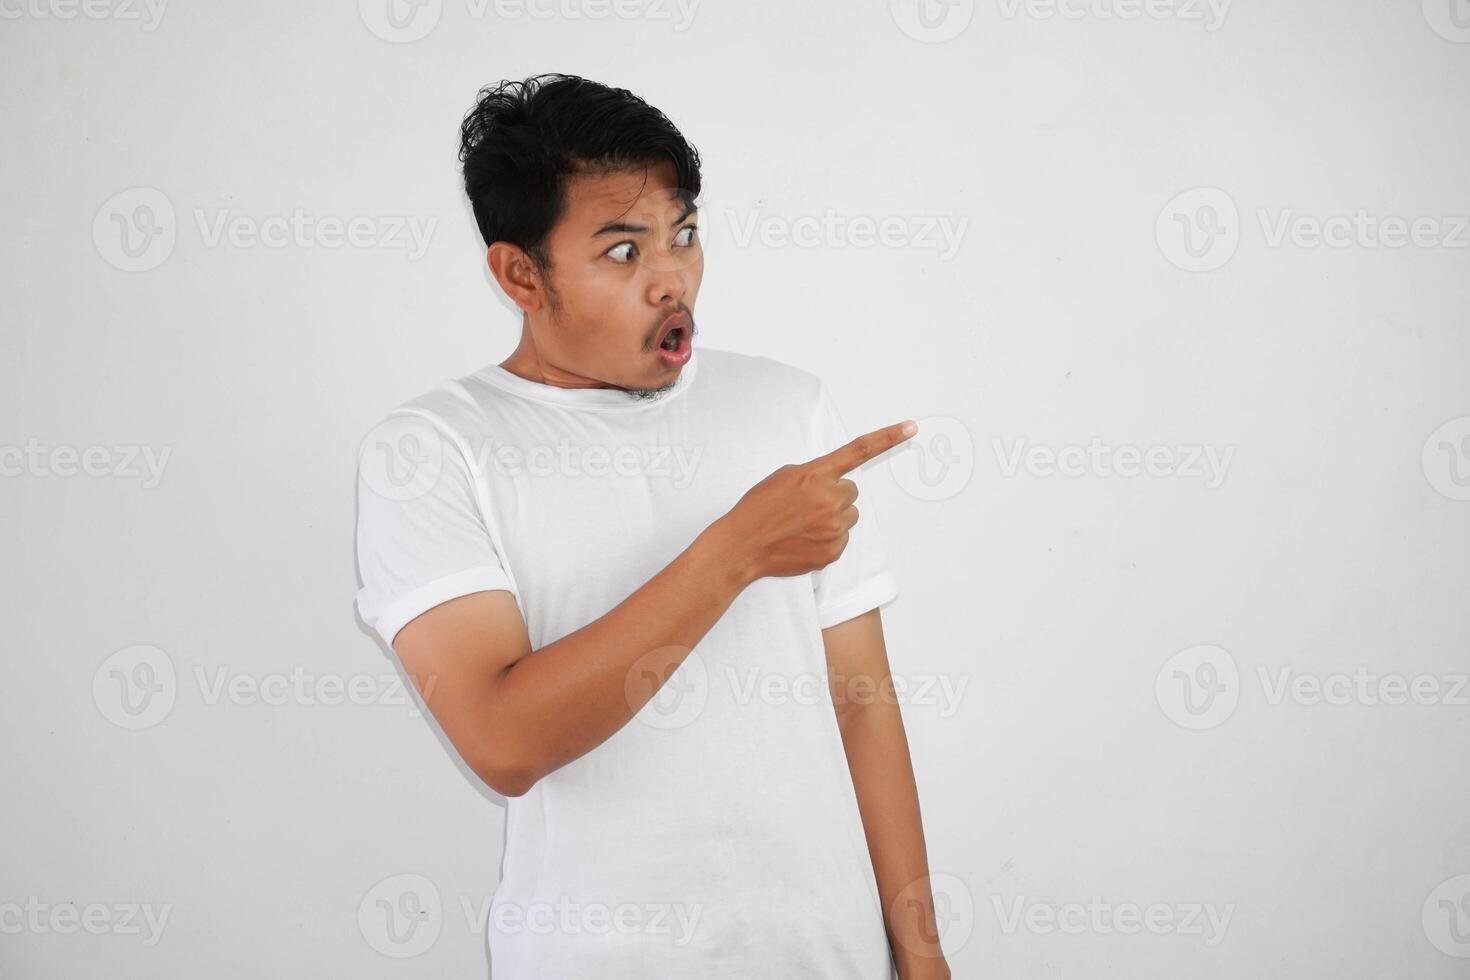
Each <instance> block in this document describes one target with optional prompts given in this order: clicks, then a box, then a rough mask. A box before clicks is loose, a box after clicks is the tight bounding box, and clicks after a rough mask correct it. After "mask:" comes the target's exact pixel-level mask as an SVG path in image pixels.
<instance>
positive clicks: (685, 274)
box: [647, 255, 693, 306]
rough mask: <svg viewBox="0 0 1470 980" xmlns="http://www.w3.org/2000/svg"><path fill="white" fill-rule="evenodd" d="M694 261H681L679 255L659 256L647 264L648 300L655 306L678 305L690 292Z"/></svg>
mask: <svg viewBox="0 0 1470 980" xmlns="http://www.w3.org/2000/svg"><path fill="white" fill-rule="evenodd" d="M691 264H692V263H689V262H679V261H678V260H677V257H674V258H671V257H670V256H667V255H664V256H659V257H658V259H656V260H654V261H653V262H652V263H651V264H649V265H648V266H647V269H648V301H649V302H650V303H652V304H653V305H654V306H677V305H679V304H682V303H683V302H684V301H685V298H686V297H687V296H688V294H689V282H690V277H691V275H692V274H693V270H692V269H691V268H690V265H691Z"/></svg>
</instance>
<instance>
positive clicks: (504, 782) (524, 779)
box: [467, 742, 541, 796]
mask: <svg viewBox="0 0 1470 980" xmlns="http://www.w3.org/2000/svg"><path fill="white" fill-rule="evenodd" d="M467 761H469V762H470V768H472V769H473V770H474V771H475V775H477V776H479V777H480V779H481V780H483V781H484V783H485V785H486V786H489V787H490V788H491V789H493V790H495V792H497V793H499V794H500V795H501V796H525V795H526V793H527V792H529V791H530V789H531V787H532V786H535V785H536V783H537V782H538V781H539V780H540V778H541V774H540V772H539V771H538V770H537V769H536V767H535V766H532V765H530V764H529V763H528V762H526V761H525V757H524V755H523V754H522V753H521V752H519V751H518V750H516V749H515V748H514V747H513V746H510V745H507V744H506V743H504V742H500V743H499V744H498V745H497V746H496V748H494V749H486V750H481V751H479V752H477V753H475V758H474V759H473V760H467Z"/></svg>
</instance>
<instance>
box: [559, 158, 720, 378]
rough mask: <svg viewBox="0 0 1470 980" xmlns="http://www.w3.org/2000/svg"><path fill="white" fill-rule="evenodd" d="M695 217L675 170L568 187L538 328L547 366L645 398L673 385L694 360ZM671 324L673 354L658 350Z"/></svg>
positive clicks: (579, 179)
mask: <svg viewBox="0 0 1470 980" xmlns="http://www.w3.org/2000/svg"><path fill="white" fill-rule="evenodd" d="M697 217H698V215H697V213H696V212H695V211H694V210H693V208H692V207H690V206H688V205H686V204H685V203H684V202H683V201H682V200H680V198H679V194H678V187H677V186H676V185H675V183H674V168H673V166H672V164H669V163H663V164H660V165H657V166H654V167H651V168H649V169H647V170H636V171H618V172H615V173H610V174H602V175H596V176H592V175H578V176H574V177H571V178H568V182H567V189H566V209H565V211H564V212H563V214H562V216H561V219H560V220H559V221H558V222H557V224H556V226H555V227H554V228H553V229H552V230H551V233H550V234H549V235H548V236H547V240H546V250H547V253H548V254H549V256H550V259H551V269H550V270H548V272H547V273H546V274H545V275H544V276H543V283H544V284H545V285H546V287H547V293H548V297H547V298H548V301H549V308H548V309H545V310H544V311H542V313H543V315H541V316H539V317H537V318H536V319H534V320H533V329H534V331H535V334H534V336H535V342H536V348H537V351H538V353H539V355H540V356H541V358H542V360H543V361H544V362H550V363H551V364H554V365H556V366H557V367H558V368H560V369H562V370H564V371H568V372H571V373H573V374H576V375H580V376H581V377H584V378H588V379H596V380H598V381H602V382H604V383H606V384H610V385H615V386H617V387H621V388H628V389H630V390H636V391H637V392H639V393H642V394H652V393H654V392H657V391H661V390H664V389H666V388H668V387H669V386H670V385H672V384H673V383H674V381H675V380H677V379H678V377H679V374H680V372H681V371H682V370H683V364H684V363H686V362H687V361H688V355H689V351H690V349H691V348H690V346H689V345H690V341H691V340H692V338H693V335H694V302H695V299H696V297H697V296H698V295H699V283H700V280H701V279H702V278H703V276H704V251H703V247H702V246H701V244H700V241H699V234H698V231H697V230H696V222H697ZM672 313H682V314H684V315H683V316H679V317H677V318H675V319H673V320H672V321H671V320H670V314H672ZM671 325H672V326H673V327H675V328H676V329H677V330H678V336H677V341H678V345H677V350H675V351H667V350H663V349H662V348H661V347H660V341H661V340H664V339H665V337H666V336H667V335H668V333H669V327H670V326H671ZM671 343H672V342H671Z"/></svg>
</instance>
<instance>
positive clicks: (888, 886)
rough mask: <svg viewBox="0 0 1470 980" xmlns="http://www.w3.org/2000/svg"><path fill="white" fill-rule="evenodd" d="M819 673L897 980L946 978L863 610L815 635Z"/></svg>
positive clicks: (904, 750) (924, 862)
mask: <svg viewBox="0 0 1470 980" xmlns="http://www.w3.org/2000/svg"><path fill="white" fill-rule="evenodd" d="M822 642H823V645H824V646H825V648H826V653H827V673H828V679H829V682H830V684H831V690H832V703H833V706H834V708H835V709H836V711H837V724H838V727H839V728H840V729H841V731H842V744H843V748H844V749H845V750H846V752H847V765H848V768H849V769H850V770H851V772H852V782H853V788H854V789H855V791H856V793H857V799H858V809H859V810H860V811H861V812H862V818H863V832H864V834H865V835H866V836H867V840H868V852H869V854H870V855H871V856H872V859H873V874H874V876H875V877H876V878H877V880H878V895H879V897H880V898H881V899H882V901H883V917H884V921H885V925H886V926H887V929H888V942H889V945H890V946H891V948H892V950H893V959H894V963H895V965H896V966H897V967H898V975H899V977H900V978H901V980H920V978H924V980H930V978H932V980H947V978H948V977H949V975H950V971H949V966H948V964H947V963H946V962H945V960H944V951H943V950H942V949H941V948H940V945H939V933H938V930H937V928H936V925H935V918H934V896H933V893H932V892H931V890H930V888H929V883H928V880H927V879H928V876H929V857H928V853H927V851H926V848H925V846H924V827H923V823H922V821H921V819H920V815H919V793H918V789H917V787H916V785H915V783H914V770H913V765H912V763H911V761H910V759H909V747H908V739H907V737H906V736H905V735H904V730H903V719H902V717H901V716H900V714H899V708H898V702H897V700H896V698H895V697H894V690H893V684H892V680H891V678H890V676H889V667H888V650H887V647H886V646H885V644H884V642H883V621H882V619H881V617H880V616H879V613H878V610H877V609H871V610H869V611H868V612H866V613H863V614H862V615H860V616H855V617H853V618H852V619H849V620H847V621H846V622H844V623H838V624H837V625H836V626H832V627H829V628H828V629H825V630H823V631H822Z"/></svg>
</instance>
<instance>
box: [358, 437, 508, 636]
mask: <svg viewBox="0 0 1470 980" xmlns="http://www.w3.org/2000/svg"><path fill="white" fill-rule="evenodd" d="M482 500H483V495H482V494H481V493H480V492H479V490H478V486H477V482H476V479H475V475H474V470H473V469H472V467H471V464H470V461H469V460H468V459H467V458H466V457H465V453H464V449H463V446H462V443H461V441H460V440H458V439H456V438H455V437H454V435H453V433H452V431H451V430H450V429H448V427H447V426H445V424H444V423H443V421H442V420H441V419H438V418H437V417H435V416H433V415H431V414H429V413H427V412H416V411H414V410H410V409H398V410H395V411H394V412H393V413H390V414H389V415H388V416H387V417H386V418H385V419H384V420H383V421H382V422H380V423H379V424H378V425H377V426H376V427H374V429H373V430H372V431H371V432H370V433H368V436H367V438H366V439H364V440H363V443H362V446H361V448H360V450H359V452H358V461H357V567H358V573H359V575H360V576H361V578H362V587H361V588H360V589H359V590H358V593H357V609H358V612H359V614H360V615H361V616H362V619H363V622H365V623H367V624H368V625H369V626H371V627H372V628H373V629H374V630H376V631H377V633H378V635H379V636H381V637H382V638H383V640H384V641H385V642H386V643H387V644H388V645H389V646H390V647H391V646H392V645H393V638H394V637H395V636H396V635H397V634H398V631H399V630H400V629H402V628H403V627H404V626H405V625H407V624H408V623H409V621H411V620H412V619H414V618H415V617H417V616H419V615H420V614H422V613H424V612H427V611H428V610H430V609H432V608H433V607H435V606H437V605H440V604H441V603H444V602H448V601H449V600H450V599H454V598H457V597H459V596H462V595H469V594H470V593H473V592H485V591H493V590H496V589H504V590H506V591H508V592H510V593H511V594H513V595H514V594H515V591H516V590H515V586H514V584H513V581H512V579H511V576H510V574H509V573H508V572H507V570H506V565H505V562H504V561H503V560H502V557H501V554H500V551H499V549H498V548H497V547H496V544H495V541H496V538H495V536H494V535H492V533H491V527H492V526H493V522H492V520H491V519H489V518H490V517H492V515H486V514H485V513H484V512H483V507H482Z"/></svg>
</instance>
